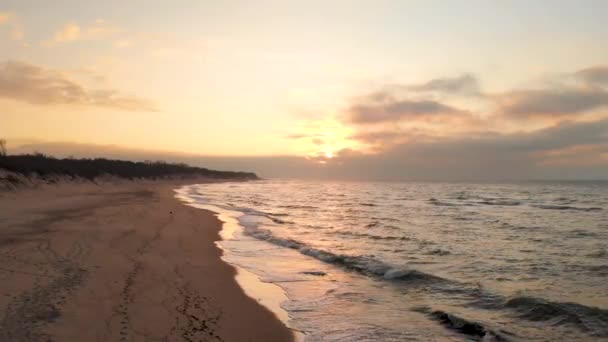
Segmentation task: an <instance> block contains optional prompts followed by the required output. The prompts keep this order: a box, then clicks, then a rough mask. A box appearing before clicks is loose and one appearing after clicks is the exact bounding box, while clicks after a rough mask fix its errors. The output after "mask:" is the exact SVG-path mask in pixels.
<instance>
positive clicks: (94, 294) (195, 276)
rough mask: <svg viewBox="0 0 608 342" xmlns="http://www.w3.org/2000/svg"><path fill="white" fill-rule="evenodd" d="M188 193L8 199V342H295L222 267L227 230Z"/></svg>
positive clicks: (111, 187)
mask: <svg viewBox="0 0 608 342" xmlns="http://www.w3.org/2000/svg"><path fill="white" fill-rule="evenodd" d="M182 183H184V182H182ZM190 183H195V182H193V181H190ZM178 185H179V184H178V183H177V182H122V183H118V184H104V185H94V184H91V183H82V184H76V183H66V184H59V185H53V186H44V187H40V188H38V189H21V190H18V191H9V192H2V193H0V284H1V286H0V341H49V340H50V341H152V340H158V341H292V340H293V334H292V332H291V331H290V330H289V329H288V328H287V327H285V325H284V324H283V323H282V322H281V321H280V320H279V319H278V318H277V317H276V316H275V315H274V314H273V313H271V312H270V311H269V310H268V309H266V308H265V307H264V306H262V305H260V304H259V303H258V302H257V301H256V300H254V299H252V298H250V297H248V296H247V295H246V294H245V293H244V292H243V290H242V289H241V288H240V287H239V286H238V284H237V282H236V281H235V279H234V277H235V274H236V270H235V268H234V267H233V266H231V265H229V264H227V263H225V262H223V261H222V260H221V258H220V257H221V253H222V251H221V250H220V249H219V248H218V247H217V246H216V244H215V243H214V241H217V240H218V239H219V235H218V233H219V231H220V229H221V222H220V221H219V220H218V218H217V217H216V216H215V215H214V214H213V213H212V212H209V211H206V210H201V209H195V208H192V207H189V206H186V205H184V204H183V203H181V202H180V201H178V200H177V199H175V197H174V192H173V190H174V189H175V188H176V187H177V186H178Z"/></svg>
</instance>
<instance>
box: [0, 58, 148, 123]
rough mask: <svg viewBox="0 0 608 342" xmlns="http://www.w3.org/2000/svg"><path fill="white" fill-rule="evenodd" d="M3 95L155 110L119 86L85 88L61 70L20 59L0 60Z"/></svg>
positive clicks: (36, 101)
mask: <svg viewBox="0 0 608 342" xmlns="http://www.w3.org/2000/svg"><path fill="white" fill-rule="evenodd" d="M0 96H1V97H5V98H9V99H13V100H17V101H22V102H26V103H30V104H39V105H51V104H67V105H79V106H97V107H108V108H115V109H120V110H126V111H155V110H156V107H155V105H154V104H153V103H152V102H151V101H149V100H146V99H142V98H139V97H134V96H129V95H125V94H122V93H120V92H118V91H117V90H111V89H110V90H95V89H86V88H85V87H84V86H82V85H80V84H78V83H76V82H74V81H72V80H70V79H68V78H66V77H64V76H63V75H62V74H61V73H59V72H56V71H52V70H49V69H44V68H42V67H39V66H35V65H32V64H28V63H25V62H20V61H7V62H4V63H0Z"/></svg>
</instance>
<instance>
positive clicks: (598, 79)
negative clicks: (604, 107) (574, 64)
mask: <svg viewBox="0 0 608 342" xmlns="http://www.w3.org/2000/svg"><path fill="white" fill-rule="evenodd" d="M575 75H576V76H578V77H580V78H582V79H583V80H585V81H586V82H587V83H589V84H596V85H604V86H608V66H605V65H602V66H594V67H590V68H586V69H583V70H580V71H578V72H577V73H576V74H575Z"/></svg>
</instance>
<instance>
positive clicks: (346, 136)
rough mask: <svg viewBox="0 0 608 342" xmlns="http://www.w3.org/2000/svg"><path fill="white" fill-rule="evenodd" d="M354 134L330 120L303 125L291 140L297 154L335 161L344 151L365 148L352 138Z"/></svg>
mask: <svg viewBox="0 0 608 342" xmlns="http://www.w3.org/2000/svg"><path fill="white" fill-rule="evenodd" d="M352 134H353V132H352V129H351V128H349V127H346V126H344V125H343V124H342V123H340V122H339V121H337V120H335V119H333V118H330V119H324V120H317V121H312V122H306V123H301V124H300V125H298V129H297V130H296V133H295V134H292V135H291V138H292V139H293V140H294V145H293V148H294V150H295V152H296V153H297V154H300V155H304V156H306V157H309V158H315V159H318V158H321V159H334V158H337V157H339V154H340V152H342V151H344V150H362V149H363V147H364V146H362V145H361V144H360V143H359V142H357V141H355V140H353V139H352V138H351V136H352Z"/></svg>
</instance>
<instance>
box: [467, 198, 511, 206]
mask: <svg viewBox="0 0 608 342" xmlns="http://www.w3.org/2000/svg"><path fill="white" fill-rule="evenodd" d="M476 203H478V204H484V205H498V206H516V205H520V204H521V202H520V201H516V200H505V199H484V200H483V201H479V202H476Z"/></svg>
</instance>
